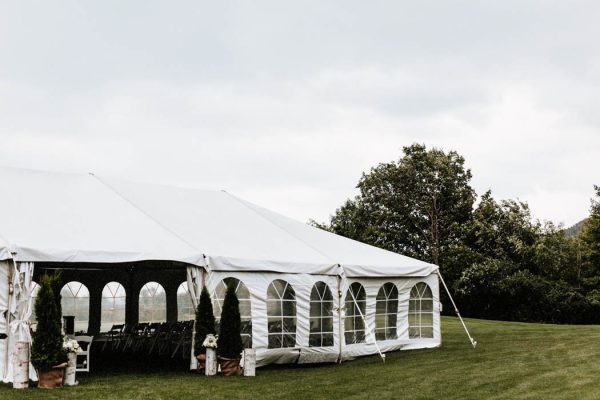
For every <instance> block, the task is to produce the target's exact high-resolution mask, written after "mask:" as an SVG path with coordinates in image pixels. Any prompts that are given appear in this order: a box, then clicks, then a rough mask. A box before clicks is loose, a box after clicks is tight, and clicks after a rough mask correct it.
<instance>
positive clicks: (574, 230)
mask: <svg viewBox="0 0 600 400" xmlns="http://www.w3.org/2000/svg"><path fill="white" fill-rule="evenodd" d="M586 220H587V218H586V219H582V220H581V221H579V222H578V223H576V224H575V225H573V226H571V227H569V228H566V229H565V235H566V236H567V237H573V236H577V235H579V233H580V232H581V228H583V224H585V221H586Z"/></svg>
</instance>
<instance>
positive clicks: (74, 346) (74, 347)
mask: <svg viewBox="0 0 600 400" xmlns="http://www.w3.org/2000/svg"><path fill="white" fill-rule="evenodd" d="M63 349H65V350H67V352H68V353H81V351H82V350H81V346H79V343H77V340H75V339H70V338H67V337H65V339H64V340H63Z"/></svg>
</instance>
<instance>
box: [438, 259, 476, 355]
mask: <svg viewBox="0 0 600 400" xmlns="http://www.w3.org/2000/svg"><path fill="white" fill-rule="evenodd" d="M436 273H437V275H438V276H439V277H440V281H442V285H444V289H446V293H448V297H449V298H450V301H451V302H452V306H453V307H454V312H455V313H456V315H457V316H458V319H459V320H460V323H461V324H462V326H463V328H464V330H465V333H466V334H467V336H468V337H469V340H470V341H471V346H473V348H475V347H476V346H477V341H476V340H475V339H473V338H472V337H471V334H470V333H469V330H468V329H467V325H465V321H463V319H462V317H461V316H460V312H459V311H458V307H457V306H456V303H455V302H454V299H453V298H452V295H451V294H450V290H448V286H446V282H445V281H444V278H443V277H442V274H441V273H440V270H439V269H438V270H437V271H436Z"/></svg>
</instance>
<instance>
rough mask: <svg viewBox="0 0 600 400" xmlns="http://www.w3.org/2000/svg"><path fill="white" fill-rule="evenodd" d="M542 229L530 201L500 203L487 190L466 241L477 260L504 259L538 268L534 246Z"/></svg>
mask: <svg viewBox="0 0 600 400" xmlns="http://www.w3.org/2000/svg"><path fill="white" fill-rule="evenodd" d="M540 232H541V227H540V224H539V222H534V221H533V220H532V218H531V213H530V211H529V206H528V205H527V203H524V202H520V201H515V200H501V201H500V202H497V201H496V200H495V199H494V198H493V197H492V193H491V191H487V192H486V193H484V194H483V196H481V201H480V202H479V204H478V205H477V208H476V209H475V211H474V212H473V218H472V220H471V221H469V224H468V226H467V227H466V235H465V237H464V239H463V240H464V244H465V245H466V246H468V247H469V248H470V249H471V250H472V252H473V253H474V254H475V258H476V261H477V262H482V261H484V260H486V259H495V260H505V261H510V262H512V263H515V264H517V265H519V266H520V267H521V268H529V269H535V268H533V264H532V261H533V257H534V245H535V243H536V240H537V238H538V236H539V234H540Z"/></svg>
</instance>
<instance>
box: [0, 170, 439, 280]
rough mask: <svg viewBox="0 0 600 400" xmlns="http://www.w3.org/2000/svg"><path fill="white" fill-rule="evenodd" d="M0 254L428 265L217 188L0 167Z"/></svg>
mask: <svg viewBox="0 0 600 400" xmlns="http://www.w3.org/2000/svg"><path fill="white" fill-rule="evenodd" d="M0 179H1V181H2V182H3V183H4V185H5V187H7V188H11V193H12V195H5V196H2V197H0V210H2V213H3V217H2V219H1V221H2V223H1V224H0V258H2V257H3V254H4V258H6V255H7V254H8V252H9V251H10V252H12V253H13V254H15V258H16V259H18V260H22V261H63V262H100V263H102V262H131V261H141V260H173V261H181V262H187V263H191V264H196V265H206V263H207V265H208V267H209V268H212V269H215V270H252V271H257V270H259V271H276V272H290V273H319V274H339V273H342V272H343V273H345V274H346V275H348V276H425V275H429V274H430V273H431V272H433V271H435V269H436V268H437V267H436V266H435V265H432V264H428V263H425V262H422V261H418V260H415V259H412V258H409V257H405V256H402V255H399V254H396V253H393V252H389V251H386V250H382V249H379V248H377V247H373V246H369V245H366V244H364V243H360V242H357V241H354V240H350V239H347V238H344V237H341V236H338V235H334V234H332V233H329V232H325V231H323V230H320V229H317V228H314V227H311V226H308V225H306V224H303V223H301V222H298V221H295V220H293V219H290V218H287V217H284V216H282V215H280V214H277V213H274V212H272V211H269V210H266V209H264V208H262V207H259V206H257V205H254V204H252V203H249V202H246V201H244V200H242V199H239V198H237V197H235V196H232V195H230V194H228V193H226V192H222V191H205V190H196V189H183V188H176V187H168V186H161V185H153V184H142V183H133V182H126V181H122V180H118V179H111V178H105V177H97V176H94V175H87V174H85V175H84V174H81V175H78V174H61V173H49V172H38V171H29V170H20V169H13V168H0Z"/></svg>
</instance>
